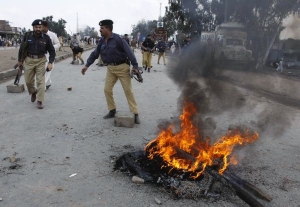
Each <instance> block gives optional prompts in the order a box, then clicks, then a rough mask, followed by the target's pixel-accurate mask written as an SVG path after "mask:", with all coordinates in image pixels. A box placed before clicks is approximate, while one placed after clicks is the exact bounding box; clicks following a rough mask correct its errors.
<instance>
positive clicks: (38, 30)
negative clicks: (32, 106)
mask: <svg viewBox="0 0 300 207" xmlns="http://www.w3.org/2000/svg"><path fill="white" fill-rule="evenodd" d="M32 26H33V32H28V33H25V35H24V38H23V40H22V43H21V45H20V50H19V56H18V66H19V67H20V66H21V65H23V66H24V68H25V73H24V78H25V82H26V85H27V88H28V92H29V94H30V95H31V102H35V100H36V99H37V107H38V108H39V109H43V108H44V107H43V101H44V98H45V72H46V69H45V64H46V62H47V58H46V56H45V54H46V53H47V52H49V62H48V65H47V70H49V71H51V69H52V63H53V62H54V59H55V49H54V47H53V45H52V41H51V39H50V37H49V36H48V35H47V34H44V33H43V32H42V20H41V19H37V20H34V21H33V22H32ZM25 42H27V43H25ZM35 77H36V85H37V89H36V88H35Z"/></svg>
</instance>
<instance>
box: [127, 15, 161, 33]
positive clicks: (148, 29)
mask: <svg viewBox="0 0 300 207" xmlns="http://www.w3.org/2000/svg"><path fill="white" fill-rule="evenodd" d="M156 25H157V20H152V21H149V20H148V21H146V20H144V19H142V20H140V21H139V22H138V23H137V24H136V25H132V33H131V34H132V36H134V37H136V36H137V33H140V34H143V35H147V34H152V33H153V32H154V30H155V28H156Z"/></svg>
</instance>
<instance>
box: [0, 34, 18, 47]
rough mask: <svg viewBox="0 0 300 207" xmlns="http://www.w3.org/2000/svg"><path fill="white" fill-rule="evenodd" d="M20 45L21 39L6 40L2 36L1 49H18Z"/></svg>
mask: <svg viewBox="0 0 300 207" xmlns="http://www.w3.org/2000/svg"><path fill="white" fill-rule="evenodd" d="M20 43H21V39H20V38H14V37H12V38H5V37H1V36H0V47H1V46H2V47H17V46H18V45H20Z"/></svg>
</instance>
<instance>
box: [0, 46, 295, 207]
mask: <svg viewBox="0 0 300 207" xmlns="http://www.w3.org/2000/svg"><path fill="white" fill-rule="evenodd" d="M90 52H91V51H87V52H85V53H84V54H83V58H84V59H86V58H87V57H88V55H89V53H90ZM136 55H137V58H138V60H139V63H140V62H141V54H140V52H137V53H136ZM156 58H157V56H155V57H154V58H153V63H154V64H153V65H154V68H153V71H152V72H151V73H144V74H143V77H144V83H142V84H141V83H138V82H136V81H133V88H134V93H135V96H136V100H137V103H138V105H139V109H140V117H141V124H140V125H136V126H135V127H134V128H117V127H114V126H113V120H112V119H110V120H104V119H102V116H103V115H105V114H106V113H107V108H106V102H105V97H104V93H103V88H104V78H105V73H106V68H105V67H98V66H96V65H95V64H94V65H92V66H91V67H90V68H89V70H88V71H87V73H86V75H85V76H82V75H81V73H80V71H81V66H80V65H70V64H69V63H70V61H71V59H70V58H69V59H67V60H65V61H62V62H59V63H57V64H56V65H55V68H54V70H53V73H52V86H51V88H50V89H49V90H48V91H47V92H46V100H45V102H44V106H45V108H44V109H43V110H38V109H37V108H36V103H31V102H30V96H29V95H28V93H27V92H25V93H20V94H10V93H7V92H6V85H7V84H10V83H12V82H13V80H10V81H8V82H5V83H1V84H0V94H1V99H0V105H1V108H0V126H1V128H0V186H1V188H0V198H2V199H3V201H0V206H5V207H6V206H9V207H14V206H16V207H17V206H24V207H27V206H28V207H33V206H76V207H77V206H78V207H79V206H107V207H112V206H122V207H123V206H132V207H140V206H145V207H146V206H156V204H155V201H154V198H155V197H157V198H159V199H160V200H161V201H162V202H163V206H174V207H175V206H178V207H179V206H212V205H213V206H217V207H218V206H228V207H229V206H230V207H232V206H243V205H245V204H244V203H243V202H242V201H241V200H240V199H239V198H237V197H236V196H234V195H233V194H232V193H227V194H226V196H227V197H222V198H221V199H216V200H210V199H208V200H205V199H202V200H201V199H200V200H199V201H194V200H173V199H172V198H171V196H170V195H169V194H167V193H165V192H163V193H162V191H161V190H160V189H159V188H158V187H154V186H152V185H149V184H145V185H136V184H133V183H132V182H131V180H130V179H131V178H130V177H128V176H126V175H124V174H122V173H120V172H113V166H114V160H115V157H116V156H120V155H122V154H123V153H125V152H128V151H133V150H139V149H143V147H144V146H145V144H146V143H148V142H149V141H150V140H152V139H153V138H155V137H156V135H157V132H158V127H157V125H158V124H159V123H160V122H161V121H162V120H168V121H170V120H171V117H177V116H178V115H179V113H178V109H177V105H178V97H179V96H180V93H181V92H180V90H179V88H178V87H177V85H176V84H175V83H174V82H173V81H172V80H170V79H169V78H168V76H167V75H166V66H164V65H162V64H161V65H157V64H155V63H156ZM167 65H170V64H169V62H168V63H167ZM155 71H156V72H155ZM200 81H201V80H200ZM21 82H22V83H24V80H23V79H22V81H21ZM224 84H225V85H226V86H227V87H228V89H229V90H230V91H231V94H234V93H235V92H236V91H239V95H240V96H241V97H238V100H240V101H242V102H243V103H242V104H241V105H242V106H244V107H243V108H239V109H238V110H234V109H231V110H228V111H224V112H219V113H218V114H213V113H212V114H210V116H212V117H214V118H215V119H216V123H217V126H218V132H221V134H222V133H224V131H226V129H227V127H228V125H229V124H231V123H246V124H251V123H252V124H253V123H254V122H255V123H256V121H257V119H259V118H258V117H260V116H262V111H264V110H265V109H266V107H268V108H269V109H271V108H273V109H277V110H279V109H280V110H281V111H285V112H286V113H288V114H290V113H291V114H293V119H292V122H289V123H288V124H289V127H288V129H289V130H288V131H285V129H286V128H283V127H282V125H281V124H280V123H278V122H276V121H275V122H272V124H274V127H275V128H277V130H275V132H278V130H279V131H280V132H281V136H280V137H276V136H273V134H272V133H271V134H270V131H269V130H271V129H269V128H266V131H265V132H264V133H262V135H261V136H262V139H261V141H259V142H257V143H254V144H253V145H252V147H251V148H246V149H245V150H244V151H243V150H242V151H241V154H242V160H241V163H242V165H241V166H240V167H237V168H236V170H237V172H238V173H239V175H241V176H243V177H244V178H246V179H247V180H249V181H251V182H253V183H254V184H256V185H257V186H259V187H261V188H262V189H264V190H266V191H267V192H269V193H270V194H271V195H272V196H273V198H274V201H273V203H271V204H266V206H281V204H282V205H285V204H287V203H289V202H290V200H291V199H292V200H293V203H292V204H293V205H291V206H296V204H298V205H300V199H299V196H298V195H299V189H300V181H299V179H298V177H297V176H298V173H299V170H300V169H299V166H300V165H299V164H300V163H299V161H297V160H299V158H300V153H299V150H298V147H297V146H299V144H300V143H299V139H298V135H299V134H300V128H299V124H298V123H299V121H300V113H299V111H298V110H296V109H294V108H289V107H285V106H284V105H281V104H278V103H276V102H271V101H269V100H267V99H266V98H264V97H262V96H257V95H256V94H255V93H253V92H249V91H247V90H245V89H240V88H239V89H237V90H233V89H234V88H232V87H233V86H232V85H230V84H229V83H224ZM70 86H71V87H72V89H73V90H72V91H67V87H70ZM114 93H115V99H116V103H117V110H119V111H128V105H127V102H126V99H125V96H124V94H123V92H122V88H121V85H120V83H117V85H116V87H115V90H114ZM230 98H231V97H229V99H230ZM227 101H228V100H227ZM244 101H245V102H244ZM230 103H231V102H230V101H229V102H228V103H227V102H226V101H225V102H222V104H224V105H226V104H227V107H229V106H228V105H230ZM222 104H220V105H219V106H221V105H222ZM219 108H220V109H222V107H219ZM278 118H280V117H278ZM289 120H290V119H289ZM269 121H270V120H269ZM267 129H268V130H267ZM216 134H218V133H217V132H216ZM278 134H279V133H278ZM249 155H251V156H249ZM10 157H11V159H13V157H15V158H17V160H15V163H13V164H12V163H10V159H9V158H10ZM11 161H13V160H11ZM16 164H17V165H16ZM9 167H13V168H16V169H10V168H9ZM75 173H76V175H75V176H73V177H70V175H72V174H75ZM270 175H271V176H270ZM285 181H286V182H285ZM284 182H285V184H284ZM289 182H291V183H289ZM292 183H296V184H292ZM280 186H283V187H282V188H285V189H286V191H285V190H281V189H279V188H280ZM273 204H274V205H273Z"/></svg>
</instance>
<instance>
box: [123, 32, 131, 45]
mask: <svg viewBox="0 0 300 207" xmlns="http://www.w3.org/2000/svg"><path fill="white" fill-rule="evenodd" d="M124 40H125V41H126V42H127V43H128V45H130V44H129V38H128V34H125V35H124Z"/></svg>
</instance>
